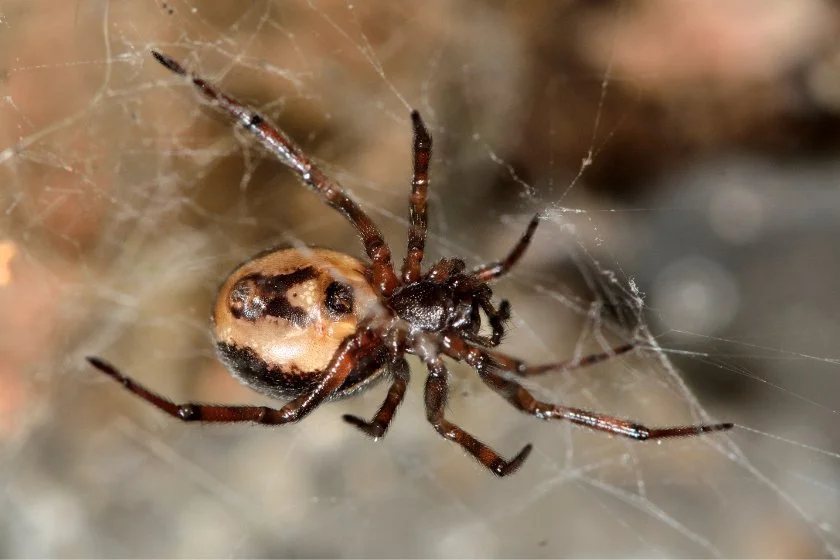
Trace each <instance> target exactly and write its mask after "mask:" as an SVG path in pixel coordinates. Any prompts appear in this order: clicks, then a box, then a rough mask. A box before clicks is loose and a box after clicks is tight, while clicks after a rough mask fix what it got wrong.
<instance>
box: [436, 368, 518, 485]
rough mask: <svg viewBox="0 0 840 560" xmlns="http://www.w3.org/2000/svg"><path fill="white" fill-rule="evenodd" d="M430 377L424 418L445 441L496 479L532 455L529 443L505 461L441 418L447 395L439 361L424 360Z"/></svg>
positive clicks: (513, 469) (510, 471) (447, 389)
mask: <svg viewBox="0 0 840 560" xmlns="http://www.w3.org/2000/svg"><path fill="white" fill-rule="evenodd" d="M426 367H428V369H429V377H428V378H427V379H426V392H425V401H426V418H428V420H429V422H430V423H431V424H432V426H434V428H435V430H437V432H438V433H439V434H440V435H442V436H443V437H445V438H446V439H448V440H451V441H454V442H455V443H457V444H458V445H460V446H461V447H463V448H464V449H465V450H466V451H467V452H469V453H470V454H471V455H472V456H473V457H475V458H476V459H478V461H479V462H480V463H481V464H482V465H484V466H485V467H487V468H488V469H489V470H490V471H492V472H493V474H495V475H497V476H506V475H509V474H511V473H513V472H514V471H516V469H518V468H519V467H520V466H521V465H522V463H523V462H524V461H525V459H527V458H528V455H529V454H530V453H531V448H532V446H531V444H530V443H529V444H528V445H526V446H525V447H523V448H522V451H520V452H519V453H518V454H517V455H516V457H514V458H513V459H511V460H510V461H506V460H505V459H503V458H502V457H500V456H499V454H498V453H496V452H495V451H493V450H492V449H491V448H490V447H488V446H487V445H485V444H483V443H481V442H480V441H478V440H477V439H475V438H474V437H473V436H472V435H470V434H468V433H467V432H465V431H464V430H463V429H462V428H460V427H459V426H456V425H455V424H453V423H452V422H450V421H448V420H447V419H446V418H444V407H445V406H446V396H447V393H448V391H449V386H448V382H447V376H448V373H447V370H446V366H445V365H444V364H443V361H441V359H440V358H434V359H431V360H426Z"/></svg>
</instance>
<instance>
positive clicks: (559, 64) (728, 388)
mask: <svg viewBox="0 0 840 560" xmlns="http://www.w3.org/2000/svg"><path fill="white" fill-rule="evenodd" d="M421 5H422V8H421V7H420V6H421ZM837 19H838V14H837V12H836V10H835V9H834V8H832V7H831V5H830V4H829V3H827V2H819V1H816V0H814V1H808V2H806V1H804V0H802V1H800V2H796V3H793V2H767V1H762V2H760V3H759V2H755V1H750V0H741V1H738V2H732V1H731V0H720V1H712V0H687V1H684V2H680V3H674V2H671V1H670V0H657V1H654V0H650V1H648V2H639V3H636V2H599V3H588V2H580V3H578V2H572V1H567V2H555V1H546V2H532V3H527V4H525V3H495V4H491V5H488V4H487V3H483V2H467V3H449V2H424V3H420V4H418V5H417V6H414V5H411V6H409V5H408V4H399V5H398V4H394V3H386V2H381V3H371V4H367V3H365V4H364V5H356V4H353V3H350V2H338V1H335V2H325V1H311V2H306V1H299V2H297V1H294V2H268V1H255V2H247V3H242V5H241V6H237V5H236V3H204V2H197V1H194V0H192V1H174V0H173V1H167V2H151V1H149V2H109V1H107V0H101V1H80V2H76V3H68V2H59V1H58V0H42V1H41V2H24V1H14V0H12V1H9V0H6V1H3V2H0V45H2V47H3V48H2V49H0V139H2V141H0V179H2V184H3V187H2V190H0V211H2V212H0V301H2V304H3V310H4V311H3V314H2V316H0V324H1V325H2V329H3V333H4V337H3V343H2V344H3V352H0V441H2V443H3V445H2V447H0V453H2V456H3V459H4V460H3V462H2V463H0V465H1V466H0V475H2V478H0V480H2V486H0V488H2V493H0V512H2V513H0V516H2V523H0V554H3V555H5V556H172V557H174V556H190V557H198V556H266V557H267V556H356V557H364V556H371V557H373V556H376V557H378V556H416V557H420V556H435V557H438V556H440V557H459V556H460V557H474V556H522V557H525V556H528V557H532V556H533V557H536V556H541V557H542V556H552V557H553V556H626V557H631V556H644V557H650V556H653V555H657V556H674V557H676V556H680V557H687V556H691V557H695V556H785V557H794V556H797V557H799V556H829V555H830V556H837V555H838V554H839V553H840V535H839V534H838V522H840V520H838V511H840V508H838V507H837V504H838V496H840V490H838V485H837V480H838V474H840V473H839V472H838V471H840V431H838V430H837V428H836V423H837V419H838V414H837V405H836V404H835V402H836V399H837V397H836V395H837V394H840V391H838V388H840V387H838V383H837V381H836V380H837V379H838V376H837V373H838V365H837V363H836V360H837V357H836V354H837V352H836V343H835V341H836V340H837V339H838V335H839V334H840V333H838V331H840V325H838V323H837V317H838V316H840V309H839V308H840V299H838V291H837V288H836V286H837V285H838V280H840V278H838V275H840V269H838V267H837V266H836V265H835V263H836V262H837V257H836V248H835V246H836V241H835V240H836V239H837V238H838V233H840V232H838V230H837V229H838V226H837V224H838V223H840V221H838V216H837V214H838V210H837V209H838V208H840V194H839V193H838V190H837V188H836V185H837V184H838V180H839V179H840V167H838V165H837V164H836V161H834V160H835V159H836V158H832V155H833V154H834V151H835V150H836V148H837V142H836V140H834V137H836V136H837V134H836V132H837V127H838V118H837V107H838V106H840V104H838V97H837V94H836V92H837V91H838V88H837V85H838V82H837V78H836V76H837V75H840V73H838V71H837V70H838V68H837V60H838V56H837V53H838V52H840V51H838V45H837V43H836V42H834V43H832V40H834V39H833V37H835V36H837V33H836V32H837V29H836V28H837V24H836V21H837ZM150 48H155V49H159V50H161V51H163V52H166V53H167V54H169V55H171V56H173V57H175V58H176V59H178V60H180V61H183V63H184V64H185V65H186V66H188V67H190V68H191V69H193V70H195V71H197V72H199V73H201V74H202V75H203V76H205V77H206V78H208V79H210V80H212V81H214V82H217V83H220V84H221V85H222V87H223V88H224V89H225V91H228V92H230V93H231V94H233V95H235V96H237V97H239V98H241V99H243V100H244V101H246V102H247V103H249V104H251V105H254V106H257V107H259V108H260V110H261V111H262V112H263V113H264V114H266V115H268V116H270V117H271V118H272V119H274V120H275V121H276V122H278V123H280V124H281V126H282V128H283V129H284V130H286V131H287V132H288V133H289V134H290V135H291V136H292V137H293V138H295V139H297V140H298V141H299V142H300V143H301V144H302V145H304V146H305V148H306V149H307V150H308V151H309V152H310V153H312V154H314V155H316V156H317V158H318V159H319V160H320V161H323V162H325V163H324V165H325V166H326V167H327V168H328V169H329V171H330V172H331V173H332V174H334V175H335V176H336V177H337V178H338V179H339V180H340V181H341V182H342V184H343V185H345V187H346V188H347V189H348V190H349V191H350V192H351V193H352V195H353V197H354V198H355V199H356V200H357V201H359V203H360V204H361V205H362V206H363V208H364V209H365V210H366V211H367V212H369V213H370V214H371V215H372V216H373V217H374V219H375V220H376V221H377V223H379V224H380V226H381V227H382V229H383V231H384V233H385V235H386V237H387V239H388V240H389V241H390V243H391V246H392V249H393V250H394V252H395V255H396V256H397V261H398V262H399V259H400V258H401V255H402V251H403V247H404V245H405V239H406V227H407V219H406V216H407V211H406V210H407V209H406V206H407V193H408V188H409V173H410V147H411V145H410V137H411V129H410V125H409V119H408V113H409V109H410V108H417V109H419V110H420V111H421V113H422V114H423V116H424V118H425V120H426V122H427V124H428V125H429V127H430V130H431V132H432V134H433V137H434V141H435V151H434V156H433V165H432V170H431V171H432V187H431V194H430V197H431V202H430V204H431V207H430V237H429V241H428V246H429V249H428V252H427V260H426V262H427V263H429V262H432V261H433V260H434V259H436V258H439V257H441V256H445V255H449V256H451V255H459V256H462V257H464V258H465V259H466V260H467V261H468V263H469V264H470V265H474V264H478V263H481V262H486V261H489V260H494V259H496V258H498V257H499V256H500V255H502V254H504V253H505V252H506V251H507V250H508V248H509V247H511V246H512V245H513V244H514V243H515V241H516V239H517V238H518V237H519V235H520V234H521V232H522V231H523V229H524V227H525V225H526V224H527V221H528V219H529V216H530V215H531V214H532V213H533V212H534V211H541V212H542V213H543V215H544V217H545V219H544V221H543V223H542V224H541V225H540V228H539V229H538V232H537V235H536V237H535V240H534V243H533V244H532V247H531V249H530V250H529V252H528V254H527V256H526V258H525V259H524V260H523V262H522V264H521V266H519V267H518V268H517V269H516V270H515V271H514V272H513V273H512V274H511V275H510V277H509V278H507V279H505V280H503V281H501V282H499V283H498V285H497V290H496V295H497V296H498V297H504V298H507V299H509V300H510V301H511V302H512V305H513V311H514V317H513V320H512V332H511V333H510V334H509V336H508V337H507V339H506V340H505V342H504V345H503V349H504V351H506V352H509V353H510V354H512V355H515V356H519V357H524V358H527V359H528V360H529V361H531V362H534V363H537V362H543V361H548V360H559V359H564V358H567V357H570V356H571V357H579V356H584V355H586V354H589V353H592V352H600V351H603V350H604V349H606V348H609V347H611V346H613V345H615V344H619V343H621V342H623V341H627V340H629V339H630V338H635V339H636V340H638V341H640V346H641V347H640V349H639V350H638V351H636V352H634V353H632V354H630V355H626V356H622V357H621V358H616V359H614V360H611V361H610V362H608V363H605V364H600V365H598V366H595V367H589V368H584V369H581V370H575V371H566V372H560V373H557V374H553V375H548V376H546V377H545V378H542V379H539V380H535V381H534V382H533V383H528V386H529V388H531V389H533V391H534V392H535V393H536V394H537V395H538V396H539V397H540V398H544V399H546V400H549V401H555V402H561V403H564V404H569V405H574V406H579V407H586V408H591V409H594V410H598V411H603V412H609V413H612V414H616V415H618V416H622V417H629V418H633V419H635V420H638V421H641V422H643V423H645V424H648V425H681V424H689V423H698V422H705V421H709V420H710V419H713V420H716V421H733V422H735V423H736V428H735V429H734V430H733V431H732V432H730V433H729V434H724V435H721V434H718V435H714V436H709V437H704V438H694V439H685V440H680V441H668V442H661V443H656V442H653V443H645V444H640V443H634V442H628V441H623V440H619V439H616V438H610V437H607V436H605V435H603V434H597V433H591V432H588V431H586V430H581V429H579V428H575V427H570V426H568V425H565V424H561V423H544V422H539V421H537V420H535V419H533V418H529V417H527V416H525V415H522V414H521V413H518V412H516V411H515V410H513V409H511V408H510V407H509V406H508V405H507V404H505V403H504V401H502V400H501V399H499V398H498V396H496V395H494V394H492V392H491V391H490V390H489V389H487V388H486V387H484V386H483V385H482V384H481V382H480V381H479V380H478V379H477V377H476V376H475V375H474V374H473V373H471V372H470V371H469V370H468V369H466V368H463V367H461V366H457V365H453V366H452V373H453V375H452V377H453V379H452V389H451V396H450V402H449V405H448V414H449V417H450V419H451V420H453V421H455V422H457V423H459V424H461V425H462V426H463V427H464V428H465V429H467V430H468V431H470V432H471V433H474V434H475V435H476V436H477V437H479V438H480V439H482V440H483V441H485V442H487V443H488V444H489V445H491V446H492V447H493V448H495V449H497V450H498V451H499V452H500V453H502V454H503V455H506V456H512V455H513V454H514V453H515V452H516V451H518V450H519V449H520V448H521V446H522V445H523V444H524V443H526V442H532V443H534V446H535V451H534V453H533V454H532V456H531V457H530V458H529V460H528V461H527V462H526V463H525V465H524V466H523V468H522V469H521V471H520V472H519V473H517V474H516V475H515V476H512V477H509V478H506V479H503V480H499V479H496V478H495V477H493V476H491V475H489V474H488V473H486V472H485V471H484V470H483V469H482V468H481V467H480V466H479V465H477V464H476V463H475V462H474V461H473V460H472V459H471V458H469V457H468V456H466V455H465V453H464V452H463V451H462V450H461V449H460V448H458V447H457V446H455V445H452V444H450V443H447V442H446V441H444V440H443V439H441V438H440V437H439V436H437V435H436V434H435V432H434V430H432V428H431V427H430V426H429V425H428V423H427V422H426V421H425V417H424V410H423V400H422V387H423V379H424V375H423V371H422V370H421V368H420V367H419V366H418V365H417V364H416V363H412V368H413V379H412V383H411V387H410V391H409V394H408V396H407V398H406V401H405V403H404V404H403V406H402V407H401V409H400V410H399V412H398V414H397V417H396V419H395V422H394V424H393V425H392V427H391V430H390V432H389V434H388V436H387V437H386V438H384V439H382V440H381V441H379V442H375V443H374V442H371V441H368V440H366V439H365V438H363V437H362V436H361V435H360V434H358V433H357V432H356V431H354V430H352V429H351V428H349V427H348V426H347V425H346V424H344V423H343V422H342V421H341V415H342V414H343V413H354V414H362V415H365V416H367V415H369V414H372V412H373V411H374V410H375V409H376V407H377V406H378V405H379V403H380V402H381V399H382V398H383V396H384V392H385V388H384V387H379V388H376V389H374V390H371V391H370V392H369V393H366V394H364V395H361V396H359V397H356V398H354V399H351V400H348V401H346V402H340V403H334V404H330V405H327V406H324V407H321V408H320V409H319V410H317V411H316V412H315V413H313V414H312V415H311V417H308V418H307V419H306V420H305V421H304V422H301V423H300V424H299V425H295V426H291V427H284V428H282V429H279V428H278V429H261V428H253V427H248V426H213V427H204V426H195V425H190V426H187V425H181V424H179V423H177V422H175V421H172V420H171V419H169V418H165V417H163V416H162V415H161V414H159V413H158V412H156V411H154V410H152V409H151V407H149V406H148V405H146V404H145V403H142V402H139V401H138V399H135V398H133V397H131V396H130V395H127V394H125V392H124V391H122V390H120V388H119V387H117V386H115V385H114V384H113V383H112V382H110V381H107V380H104V379H102V378H101V376H98V375H97V374H96V372H94V371H91V369H90V368H89V367H86V366H85V363H84V359H83V358H84V356H85V355H91V354H93V355H101V356H104V357H106V358H107V359H108V360H109V361H112V362H113V363H115V364H117V365H119V366H120V367H121V368H122V369H123V370H124V371H126V372H127V373H129V374H130V375H132V376H134V377H136V378H137V379H138V380H140V381H142V382H143V383H146V384H147V385H149V386H150V387H152V388H154V389H155V390H157V391H159V392H161V393H163V394H166V395H169V396H171V397H173V398H174V399H176V400H180V401H187V400H197V401H206V402H229V403H237V402H241V403H265V404H272V403H270V401H266V400H265V399H262V398H261V397H259V396H258V395H254V394H253V393H251V392H249V391H247V390H246V389H245V388H243V387H240V386H238V385H237V384H236V383H235V382H234V381H233V380H231V379H230V377H229V376H227V375H226V373H225V372H224V371H223V368H222V367H221V366H220V365H219V364H218V362H216V361H215V359H214V354H213V348H212V343H211V340H210V338H209V334H208V332H207V331H208V317H207V316H208V311H209V308H210V305H211V302H212V301H213V298H214V297H215V290H216V288H217V286H218V284H219V283H220V281H221V280H222V279H223V278H224V276H225V274H226V273H227V272H229V270H230V269H231V268H232V267H233V266H234V265H235V264H236V263H238V262H240V261H241V260H242V259H243V258H246V257H247V256H249V255H250V254H253V253H255V252H257V251H259V250H260V249H263V248H265V247H267V246H271V245H275V244H279V243H301V244H307V245H321V246H327V247H331V248H335V249H338V250H343V251H346V252H349V253H351V254H355V255H360V254H361V249H360V247H359V243H358V242H357V240H356V239H355V237H354V236H353V234H352V230H351V229H350V228H349V226H348V225H347V224H346V223H345V222H344V220H342V219H341V218H340V217H339V216H337V215H336V214H335V212H333V211H331V210H329V209H327V208H325V207H324V206H323V205H322V204H321V203H319V202H318V200H317V199H316V198H315V197H314V196H313V195H312V194H311V193H309V192H307V191H306V190H305V189H303V188H302V187H301V186H300V185H299V184H297V183H296V182H295V181H294V180H293V179H292V177H291V175H290V174H289V173H287V172H286V171H285V170H284V169H282V166H281V165H279V164H278V163H277V162H275V161H272V160H271V159H270V158H268V157H266V156H265V155H264V154H263V153H262V152H261V151H260V150H259V149H257V148H256V147H255V146H254V144H253V142H251V141H250V139H248V138H247V137H246V135H244V134H241V133H240V132H234V133H231V130H232V128H231V126H230V123H229V122H228V121H226V120H225V118H223V117H222V116H220V115H219V114H217V113H216V112H215V111H213V110H211V109H209V108H208V107H207V106H206V104H204V103H202V102H201V100H200V99H199V97H198V96H197V95H196V94H195V92H194V91H192V90H191V89H190V88H189V87H188V86H186V85H185V84H184V83H183V81H181V80H178V79H177V78H175V77H173V76H172V75H171V74H169V73H168V72H166V71H165V70H164V69H162V68H161V67H160V66H159V65H157V64H156V63H155V62H154V61H153V60H152V59H151V57H150V56H149V49H150ZM273 404H276V403H273Z"/></svg>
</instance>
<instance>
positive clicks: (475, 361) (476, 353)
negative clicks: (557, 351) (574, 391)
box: [442, 334, 636, 377]
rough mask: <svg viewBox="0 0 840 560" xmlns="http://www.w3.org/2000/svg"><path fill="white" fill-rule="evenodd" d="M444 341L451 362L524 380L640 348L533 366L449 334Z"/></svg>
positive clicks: (629, 346)
mask: <svg viewBox="0 0 840 560" xmlns="http://www.w3.org/2000/svg"><path fill="white" fill-rule="evenodd" d="M442 339H443V351H444V352H445V353H446V355H447V356H449V357H450V358H453V359H455V360H463V361H465V362H467V363H468V364H469V365H471V366H472V367H474V368H475V369H477V370H479V371H483V370H485V369H487V368H488V367H496V368H498V369H501V370H504V371H509V372H511V373H515V374H516V375H520V376H522V377H530V376H533V375H541V374H543V373H548V372H550V371H569V370H573V369H578V368H582V367H586V366H591V365H594V364H597V363H600V362H605V361H607V360H609V359H610V358H613V357H615V356H620V355H621V354H625V353H627V352H630V351H631V350H633V349H635V348H636V345H635V344H632V343H629V344H622V345H620V346H616V347H614V348H611V349H610V350H608V351H606V352H600V353H598V354H590V355H588V356H583V357H581V358H578V359H571V360H563V361H561V362H554V363H549V364H539V365H534V366H531V365H528V364H527V363H525V362H524V361H522V360H517V359H516V358H512V357H510V356H508V355H507V354H502V353H501V352H496V351H494V350H487V349H484V348H479V347H478V346H475V345H473V344H470V343H469V342H467V341H466V340H464V339H463V338H461V337H460V336H458V335H456V334H445V335H444V336H443V337H442Z"/></svg>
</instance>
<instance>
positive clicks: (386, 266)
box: [152, 51, 399, 296]
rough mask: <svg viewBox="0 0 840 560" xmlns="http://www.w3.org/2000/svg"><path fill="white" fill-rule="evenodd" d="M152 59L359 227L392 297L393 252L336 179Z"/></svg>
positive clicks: (229, 104) (226, 99)
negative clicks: (242, 128) (227, 116)
mask: <svg viewBox="0 0 840 560" xmlns="http://www.w3.org/2000/svg"><path fill="white" fill-rule="evenodd" d="M152 56H154V57H155V59H156V60H157V61H158V62H160V63H161V64H162V65H163V66H165V67H166V68H167V69H168V70H170V71H172V72H174V73H175V74H178V75H181V76H186V77H188V78H189V79H190V80H191V81H192V83H193V84H194V85H195V86H196V88H198V91H200V92H201V94H202V95H204V97H206V98H207V99H209V100H211V101H213V102H214V103H215V105H216V106H218V107H219V108H220V109H222V110H223V111H224V112H226V113H227V114H228V115H230V116H231V117H233V118H234V119H235V120H236V122H238V123H239V124H240V125H242V126H243V127H244V128H245V129H246V130H247V131H248V132H250V133H251V134H252V135H253V136H254V137H255V138H256V139H257V140H258V141H259V142H260V144H262V146H263V147H264V148H265V149H266V150H267V151H268V152H269V153H270V154H272V155H273V156H275V157H276V158H277V159H279V160H280V162H281V163H283V165H285V166H287V167H289V168H290V169H291V170H292V171H294V172H295V174H297V176H298V177H299V178H300V179H301V180H302V181H303V183H304V184H305V185H306V186H307V187H309V188H310V189H312V190H313V191H315V193H316V194H317V195H318V196H319V197H320V198H321V200H322V201H323V202H324V203H326V204H327V205H329V206H331V207H332V208H334V209H335V210H337V211H338V212H340V213H341V214H342V215H343V216H344V217H345V218H346V219H347V220H348V221H349V222H350V223H351V224H352V225H353V227H355V228H356V230H357V231H358V233H359V236H360V237H361V239H362V243H363V244H364V246H365V252H366V253H367V256H368V257H369V258H370V260H371V262H372V269H373V270H372V272H373V283H374V285H375V286H376V287H377V288H378V289H379V292H380V293H381V294H382V295H386V296H388V295H390V294H392V293H393V291H394V290H395V289H396V287H397V286H398V285H399V280H398V279H397V276H396V274H395V273H394V268H393V266H392V265H391V250H390V248H389V247H388V245H387V244H386V243H385V239H384V238H383V237H382V233H380V231H379V228H377V227H376V224H375V223H374V222H373V220H371V219H370V217H369V216H368V215H367V214H366V213H365V212H364V211H363V210H362V209H361V208H360V207H359V206H358V205H357V204H356V203H355V202H354V201H353V200H352V199H351V198H350V197H349V196H347V193H346V192H345V191H344V189H343V188H342V187H341V185H339V184H338V183H337V182H336V181H335V180H333V179H331V178H330V177H329V176H327V175H326V174H325V173H324V172H323V171H322V170H321V169H320V168H319V167H318V166H317V165H316V164H315V162H313V161H312V159H311V158H310V157H309V156H308V155H306V153H304V152H303V150H301V149H300V147H299V146H298V145H297V144H295V143H294V142H293V141H292V139H291V138H289V137H288V136H287V135H286V134H285V133H284V132H283V131H281V130H279V129H278V128H277V127H275V126H274V125H272V124H271V123H269V122H268V121H267V120H265V119H264V118H263V117H262V116H260V115H259V114H258V113H256V112H254V111H251V110H250V109H248V108H246V107H245V106H244V105H242V103H240V102H239V101H237V100H236V99H234V98H233V97H230V96H228V95H226V94H224V93H222V92H221V91H220V90H219V89H217V88H216V87H215V86H213V85H212V84H210V83H208V82H207V81H205V80H203V79H202V78H200V77H198V76H196V75H194V74H190V73H188V72H187V70H186V69H185V68H184V67H183V66H181V65H180V64H179V63H177V62H175V61H174V60H172V59H171V58H169V57H168V56H166V55H164V54H161V53H159V52H157V51H152Z"/></svg>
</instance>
